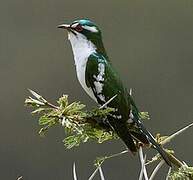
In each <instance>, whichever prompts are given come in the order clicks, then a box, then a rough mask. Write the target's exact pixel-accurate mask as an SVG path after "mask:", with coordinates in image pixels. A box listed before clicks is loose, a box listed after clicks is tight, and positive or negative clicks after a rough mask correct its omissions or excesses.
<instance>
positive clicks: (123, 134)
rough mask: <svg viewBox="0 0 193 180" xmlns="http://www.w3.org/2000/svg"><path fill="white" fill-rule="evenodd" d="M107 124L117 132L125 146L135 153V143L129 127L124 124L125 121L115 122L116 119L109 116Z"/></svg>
mask: <svg viewBox="0 0 193 180" xmlns="http://www.w3.org/2000/svg"><path fill="white" fill-rule="evenodd" d="M109 125H110V126H111V128H113V129H114V131H115V132H116V133H117V135H118V136H119V137H120V138H121V140H122V141H123V142H124V143H125V145H126V146H127V148H128V149H129V150H130V151H131V152H132V153H133V154H135V153H136V152H137V147H136V145H135V142H134V140H133V137H132V136H131V134H130V132H129V129H128V127H127V125H126V123H120V122H119V123H117V121H116V120H114V119H111V118H109Z"/></svg>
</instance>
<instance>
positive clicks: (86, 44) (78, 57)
mask: <svg viewBox="0 0 193 180" xmlns="http://www.w3.org/2000/svg"><path fill="white" fill-rule="evenodd" d="M68 39H69V40H70V43H71V46H72V51H73V54H74V60H75V65H76V66H79V65H83V64H85V63H86V62H87V59H88V57H89V56H90V55H91V54H92V53H94V52H96V46H95V45H94V44H93V43H92V42H91V41H89V40H87V38H86V37H85V36H84V35H82V34H80V33H77V35H74V34H73V33H71V32H69V33H68Z"/></svg>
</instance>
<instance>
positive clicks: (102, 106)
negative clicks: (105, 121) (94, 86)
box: [99, 94, 117, 109]
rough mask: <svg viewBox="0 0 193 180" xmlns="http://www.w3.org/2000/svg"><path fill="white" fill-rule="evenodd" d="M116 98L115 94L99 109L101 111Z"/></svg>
mask: <svg viewBox="0 0 193 180" xmlns="http://www.w3.org/2000/svg"><path fill="white" fill-rule="evenodd" d="M116 97H117V94H115V95H114V96H113V97H112V98H111V99H109V100H108V101H107V102H106V103H105V104H103V105H102V106H101V107H100V108H99V109H103V108H104V107H105V106H107V104H109V103H110V102H111V101H112V100H113V99H115V98H116Z"/></svg>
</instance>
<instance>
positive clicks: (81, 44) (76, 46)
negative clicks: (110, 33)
mask: <svg viewBox="0 0 193 180" xmlns="http://www.w3.org/2000/svg"><path fill="white" fill-rule="evenodd" d="M68 39H69V40H70V43H71V46H72V51H73V54H74V61H75V65H76V73H77V77H78V80H79V82H80V84H81V86H82V87H83V89H84V90H85V91H86V92H87V94H88V95H89V96H90V97H91V98H92V99H94V100H95V101H96V98H95V96H94V94H93V91H92V89H91V88H89V87H87V85H86V81H85V72H86V64H87V61H88V57H89V56H90V55H91V54H92V53H94V52H96V46H95V45H94V44H93V43H92V42H91V41H89V40H87V38H86V37H85V36H84V35H82V34H80V33H77V35H74V34H73V33H71V32H69V33H68Z"/></svg>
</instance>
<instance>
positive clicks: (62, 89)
mask: <svg viewBox="0 0 193 180" xmlns="http://www.w3.org/2000/svg"><path fill="white" fill-rule="evenodd" d="M85 17H86V18H90V19H92V20H93V21H95V22H96V23H97V24H98V25H99V27H101V29H102V32H103V40H104V44H105V47H106V49H107V52H108V54H109V56H110V58H111V60H112V62H113V64H114V66H115V67H116V69H117V71H118V72H119V73H120V74H121V76H122V78H123V80H124V82H125V83H126V84H127V87H128V88H133V91H134V97H135V100H136V102H137V104H138V106H139V107H140V109H141V110H144V111H148V112H149V113H150V115H151V121H148V122H146V123H145V124H146V126H147V127H148V129H149V130H151V132H153V133H155V132H161V133H162V134H170V133H172V132H174V131H175V130H177V129H179V128H181V127H183V126H185V125H187V124H188V123H190V122H192V120H193V108H192V107H193V79H192V77H193V1H192V0H170V1H161V0H142V1H141V0H130V1H127V0H120V1H117V0H106V1H102V0H98V1H90V0H82V1H77V0H54V1H53V0H41V1H39V0H33V1H32V0H31V1H30V0H15V1H13V0H6V1H5V0H1V1H0V22H1V27H0V83H1V84H0V113H1V116H0V179H5V180H9V179H10V180H11V179H16V178H17V177H18V176H20V175H22V176H23V177H24V179H25V180H32V179H36V180H39V179H45V180H53V179H56V180H64V179H72V164H73V162H74V161H75V162H76V165H77V173H78V174H79V177H80V179H87V177H88V176H89V175H90V174H91V172H92V171H93V170H94V167H93V160H94V159H95V158H96V156H102V155H105V154H111V153H116V152H119V151H121V150H123V149H124V145H123V144H122V143H121V142H108V143H104V144H101V145H98V144H96V143H88V144H83V145H81V146H80V147H78V148H75V149H72V150H65V149H64V147H63V143H62V139H63V138H64V132H63V130H62V128H60V127H56V128H54V129H51V130H50V131H49V133H48V135H47V136H46V137H45V138H41V137H39V135H38V128H39V127H38V123H37V117H32V116H31V115H30V109H27V108H26V107H24V105H23V104H24V99H25V97H27V96H28V95H29V93H28V91H27V88H31V89H34V90H36V91H38V92H39V93H40V94H42V95H44V96H45V97H46V98H48V99H50V100H51V101H54V100H55V99H57V98H58V97H60V96H61V95H62V94H63V93H64V94H69V96H70V99H71V100H72V101H73V100H80V101H82V102H83V103H85V104H86V105H87V106H88V107H94V106H96V104H94V103H93V101H92V100H91V99H90V98H89V97H88V96H87V95H86V94H85V92H84V91H83V90H82V88H81V87H80V85H79V83H78V81H77V79H76V74H75V68H74V62H73V56H72V51H71V47H70V44H69V42H68V41H67V35H66V33H64V32H63V31H61V30H59V29H57V28H56V26H57V25H58V24H61V23H63V22H71V21H72V20H74V19H77V18H78V19H79V18H85ZM192 135H193V130H192V129H190V130H189V131H187V132H185V133H184V134H183V135H181V136H179V137H178V138H176V139H175V140H174V141H173V142H172V143H171V144H170V147H172V148H174V147H175V151H176V155H177V156H178V157H179V158H181V159H183V160H184V161H186V162H187V163H190V164H191V165H193V156H192V151H193V141H192V140H191V139H192ZM103 169H104V172H105V176H106V178H107V179H109V180H117V179H118V178H119V179H123V180H124V179H132V180H133V179H137V176H138V174H139V160H138V157H137V156H136V157H133V156H132V155H130V154H129V155H128V154H125V155H123V156H121V157H120V158H115V159H112V160H109V161H107V162H106V163H105V164H104V166H103ZM166 170H167V169H166V168H165V169H164V171H163V173H165V171H166ZM159 175H160V177H157V179H161V175H163V174H161V173H159ZM96 179H97V178H96Z"/></svg>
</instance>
